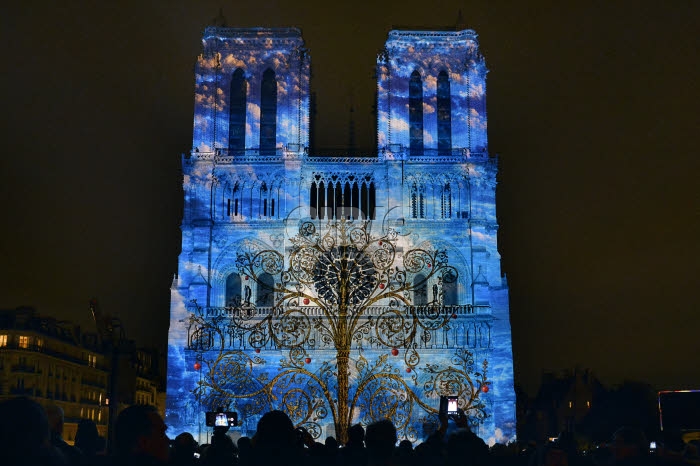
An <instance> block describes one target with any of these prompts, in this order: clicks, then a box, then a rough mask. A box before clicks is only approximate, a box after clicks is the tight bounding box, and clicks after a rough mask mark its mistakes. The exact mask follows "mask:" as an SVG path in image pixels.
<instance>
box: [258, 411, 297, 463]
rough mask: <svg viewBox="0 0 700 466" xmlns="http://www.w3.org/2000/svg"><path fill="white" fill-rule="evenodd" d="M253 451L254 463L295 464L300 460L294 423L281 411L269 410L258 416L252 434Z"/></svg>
mask: <svg viewBox="0 0 700 466" xmlns="http://www.w3.org/2000/svg"><path fill="white" fill-rule="evenodd" d="M253 451H254V458H253V462H252V464H255V465H268V464H284V465H297V464H301V462H302V461H301V454H300V452H299V449H298V447H297V433H296V431H295V429H294V424H292V421H291V419H289V416H287V415H286V414H285V413H284V412H282V411H277V410H275V411H270V412H268V413H265V414H264V415H263V417H261V418H260V421H258V429H257V431H256V432H255V435H254V436H253Z"/></svg>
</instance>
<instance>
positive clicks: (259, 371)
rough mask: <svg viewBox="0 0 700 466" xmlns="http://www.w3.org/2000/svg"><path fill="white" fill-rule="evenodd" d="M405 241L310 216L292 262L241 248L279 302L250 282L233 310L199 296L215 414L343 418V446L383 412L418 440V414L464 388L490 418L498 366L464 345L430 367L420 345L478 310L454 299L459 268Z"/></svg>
mask: <svg viewBox="0 0 700 466" xmlns="http://www.w3.org/2000/svg"><path fill="white" fill-rule="evenodd" d="M399 240H400V237H399V235H398V233H397V231H395V230H393V229H387V230H386V231H383V232H382V234H380V235H379V236H372V234H371V232H370V230H369V223H368V222H354V223H352V222H346V221H345V220H340V221H337V222H331V223H328V224H327V227H326V229H325V232H318V231H317V228H316V226H315V225H314V223H312V222H303V223H302V224H301V225H300V228H299V232H298V234H296V235H295V236H294V237H292V238H291V239H290V241H291V247H290V248H289V251H288V253H287V254H288V257H287V260H286V261H285V257H284V255H283V254H282V253H280V252H279V251H277V250H272V249H261V248H259V247H255V246H251V245H247V246H243V247H241V248H239V250H238V253H237V258H236V265H237V268H238V273H239V275H240V276H241V277H243V279H244V280H245V283H251V284H252V285H253V284H254V285H255V287H256V288H257V289H258V293H257V296H260V290H264V291H265V292H266V293H269V295H268V296H267V299H266V301H267V302H268V303H271V304H272V305H271V306H267V307H258V306H256V302H255V300H254V299H251V291H250V287H249V286H247V285H246V287H245V288H246V291H245V292H244V293H243V296H242V297H237V299H236V300H235V301H234V302H232V303H230V305H229V306H227V307H225V308H219V309H216V308H206V309H203V308H202V307H201V306H199V305H197V303H196V302H193V305H192V311H193V312H192V314H191V315H190V318H189V329H188V334H189V337H188V339H189V341H188V345H189V349H190V350H194V351H197V352H198V361H201V362H202V363H204V366H201V365H200V366H199V367H200V368H203V376H202V377H200V380H199V382H198V385H197V387H196V388H195V390H194V395H195V396H196V397H197V399H199V400H201V402H202V403H203V404H204V405H206V406H209V407H210V408H211V409H214V408H216V407H229V406H232V405H235V406H236V409H237V410H238V411H239V415H240V416H241V417H242V418H245V417H247V416H254V415H259V414H262V413H263V412H264V411H266V410H267V409H271V408H276V409H282V410H284V411H286V412H287V413H288V414H289V416H290V417H291V419H292V421H293V422H294V423H295V424H296V425H303V426H305V427H306V428H307V429H308V430H309V431H310V432H311V433H312V435H314V436H315V437H319V436H320V435H321V431H322V425H323V424H328V423H332V424H333V425H334V427H335V435H336V436H337V437H338V438H339V439H341V440H343V441H344V440H345V439H346V432H347V428H348V427H349V426H350V425H351V424H352V423H355V422H363V423H365V424H367V423H370V422H372V421H374V420H378V419H383V418H390V419H392V421H393V422H394V424H395V425H396V427H397V430H398V431H399V434H400V435H401V436H402V437H405V438H409V439H412V440H415V439H417V438H418V437H419V435H418V431H417V425H418V424H417V419H418V418H419V416H422V417H421V418H420V421H419V422H420V423H431V422H432V423H434V422H435V421H436V419H435V415H436V409H435V408H434V406H435V404H436V403H435V402H434V401H435V399H436V398H438V397H439V395H448V394H449V395H458V396H459V398H460V407H461V408H462V409H464V411H465V412H467V414H468V415H469V416H470V417H471V419H472V420H473V421H474V422H479V421H480V420H483V419H484V417H485V416H486V414H485V410H484V404H483V403H482V401H481V400H480V399H479V395H480V393H481V392H482V391H487V390H488V383H489V382H488V381H487V378H486V369H487V362H486V361H485V360H484V361H483V363H482V364H481V367H478V366H476V365H475V362H474V358H473V355H472V353H471V352H469V351H467V350H466V349H464V348H460V347H455V348H454V354H453V355H452V357H451V365H450V366H448V367H442V366H441V365H437V364H427V363H426V364H422V363H421V354H420V352H419V351H418V350H419V343H420V342H421V341H422V342H425V341H427V340H429V339H430V338H433V337H432V335H434V334H435V331H436V330H441V329H442V330H445V331H447V330H449V328H450V324H451V323H452V322H453V321H455V319H457V318H458V313H464V311H465V309H466V311H467V313H469V312H473V309H472V307H471V306H469V305H466V306H458V305H446V304H444V302H443V301H444V300H443V296H444V295H445V290H446V289H448V288H449V287H452V286H456V282H457V269H456V268H455V267H452V266H450V265H449V264H448V260H447V252H446V251H431V250H426V249H421V248H415V249H410V250H402V249H401V248H400V246H399V242H400V241H399ZM285 267H286V268H285ZM270 277H273V279H272V280H271V279H270ZM416 296H420V302H422V303H425V304H421V305H415V304H414V300H415V298H416ZM428 298H431V299H428ZM269 350H274V351H277V352H280V354H282V358H281V360H280V361H279V366H278V367H274V368H272V367H269V366H270V365H271V364H270V360H269V359H266V358H263V357H262V355H261V354H260V353H261V351H269ZM352 352H355V353H356V354H357V357H355V358H354V359H353V358H351V353H352ZM400 353H402V355H403V358H402V360H399V359H398V358H396V359H394V358H392V357H390V355H391V356H394V357H396V356H398V355H399V354H400ZM369 355H372V356H369ZM312 356H313V357H315V358H316V359H321V361H320V362H319V361H313V358H312ZM312 361H313V363H312ZM393 361H397V362H400V366H401V367H400V368H399V364H396V363H394V362H393ZM431 400H432V402H431ZM431 417H432V418H431ZM429 418H430V419H429Z"/></svg>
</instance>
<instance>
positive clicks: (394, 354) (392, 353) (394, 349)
mask: <svg viewBox="0 0 700 466" xmlns="http://www.w3.org/2000/svg"><path fill="white" fill-rule="evenodd" d="M398 354H399V350H398V349H396V348H391V355H392V356H397V355H398Z"/></svg>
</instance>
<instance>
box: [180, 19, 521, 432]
mask: <svg viewBox="0 0 700 466" xmlns="http://www.w3.org/2000/svg"><path fill="white" fill-rule="evenodd" d="M486 73H487V69H486V65H485V61H484V58H483V56H482V55H481V53H480V50H479V43H478V40H477V35H476V33H475V32H474V31H471V30H462V31H391V32H390V33H389V37H388V40H387V42H386V44H385V46H384V48H383V50H382V51H381V53H380V54H379V55H378V59H377V141H378V147H377V153H376V155H372V156H364V157H349V156H344V155H343V154H338V155H337V156H317V155H315V154H314V153H313V151H310V150H309V126H310V125H309V117H310V114H309V99H310V91H309V79H310V56H309V53H308V51H307V50H306V49H305V47H304V42H303V39H302V36H301V33H300V31H299V30H297V29H293V28H287V29H280V28H275V29H267V28H246V29H243V28H224V27H210V28H207V29H206V30H205V32H204V36H203V52H202V54H201V55H200V57H199V58H198V60H197V64H196V69H195V81H196V83H195V86H196V90H195V111H194V132H193V134H194V140H193V150H192V152H191V153H190V154H188V155H187V156H185V157H183V161H182V167H183V175H184V179H183V188H184V195H185V210H184V216H183V221H182V252H181V254H180V258H179V266H178V267H179V269H178V274H177V276H176V278H175V280H174V281H173V285H172V289H171V310H170V312H171V318H170V330H169V346H168V385H167V386H168V388H167V409H166V424H167V425H168V426H169V429H170V431H169V434H171V435H177V434H178V433H180V432H183V431H188V432H191V433H193V434H194V435H195V437H197V436H199V438H200V440H201V441H205V439H206V432H207V431H208V430H210V429H211V428H210V427H207V426H206V422H205V417H206V416H205V412H209V411H217V410H220V411H224V412H235V413H237V416H238V425H237V426H235V427H232V431H239V432H240V434H241V435H252V434H253V433H254V432H255V428H256V425H257V421H258V419H259V418H260V416H261V415H262V414H264V413H265V412H266V411H269V410H271V409H281V410H284V411H285V412H287V414H288V415H289V416H290V418H291V419H292V421H293V422H294V423H295V425H298V426H303V427H305V428H306V429H307V430H308V431H309V432H310V433H311V434H312V435H313V436H315V437H316V438H320V439H321V440H322V439H324V438H325V437H326V436H328V435H334V436H336V437H338V438H339V439H341V440H342V439H344V438H345V434H346V431H347V428H348V426H350V425H352V424H355V423H363V424H365V425H367V424H368V423H371V422H373V421H375V420H379V419H382V418H390V419H392V421H393V422H394V424H395V425H396V427H397V430H398V432H399V435H400V436H401V437H402V438H408V439H410V440H412V441H421V440H423V439H425V438H426V437H427V435H429V433H430V432H432V431H433V430H434V429H435V426H436V424H437V417H438V411H439V408H440V398H441V396H456V397H458V405H459V407H460V408H461V410H462V411H463V412H464V414H465V415H466V416H467V417H468V418H469V421H470V423H471V424H472V428H473V429H474V431H475V432H476V433H477V434H478V435H480V436H481V437H482V438H484V439H485V440H487V441H488V442H490V443H493V442H501V443H504V442H509V441H511V440H514V439H515V393H514V388H513V363H512V360H513V359H512V345H511V331H510V323H509V306H508V288H507V284H506V283H505V280H504V279H503V278H502V275H501V269H500V256H499V253H498V248H497V231H498V224H497V221H496V199H495V188H496V172H497V160H496V159H495V158H494V157H492V156H490V155H489V153H488V145H487V133H486V102H485V98H486Z"/></svg>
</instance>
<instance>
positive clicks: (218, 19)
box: [212, 7, 226, 28]
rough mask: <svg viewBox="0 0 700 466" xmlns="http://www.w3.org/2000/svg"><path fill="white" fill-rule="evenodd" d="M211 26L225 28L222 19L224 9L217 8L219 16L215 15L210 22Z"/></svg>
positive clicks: (224, 19) (224, 20) (223, 18)
mask: <svg viewBox="0 0 700 466" xmlns="http://www.w3.org/2000/svg"><path fill="white" fill-rule="evenodd" d="M212 24H213V25H214V26H217V27H222V28H225V27H226V18H225V17H224V9H223V8H221V7H220V8H219V14H218V15H216V18H214V19H213V20H212Z"/></svg>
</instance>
